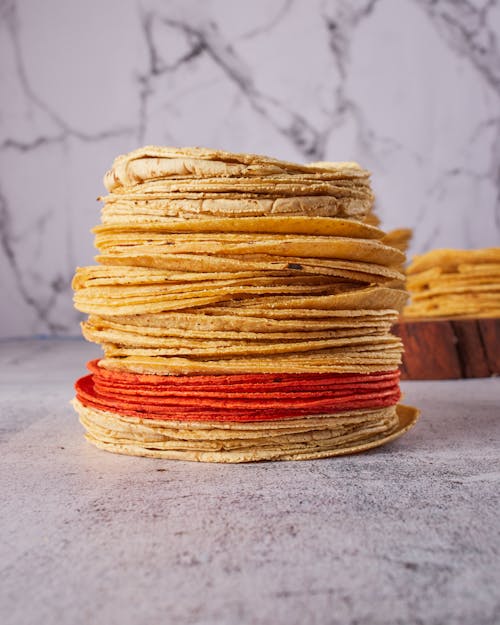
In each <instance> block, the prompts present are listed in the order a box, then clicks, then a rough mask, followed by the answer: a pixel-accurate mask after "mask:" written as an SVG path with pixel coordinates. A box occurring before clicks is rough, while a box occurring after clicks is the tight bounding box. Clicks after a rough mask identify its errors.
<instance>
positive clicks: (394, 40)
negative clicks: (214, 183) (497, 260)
mask: <svg viewBox="0 0 500 625" xmlns="http://www.w3.org/2000/svg"><path fill="white" fill-rule="evenodd" d="M145 143H158V144H175V145H205V146H210V147H221V148H226V149H229V150H237V151H249V152H263V153H268V154H271V155H275V156H278V157H283V158H288V159H296V160H302V161H307V160H318V159H327V160H357V161H359V162H360V163H361V164H362V165H363V166H364V167H366V168H368V169H370V170H371V171H372V172H373V185H374V188H375V191H376V193H377V198H378V199H377V206H378V212H379V214H380V216H381V217H382V220H383V224H384V226H385V227H387V228H392V227H396V226H403V225H404V226H410V227H412V228H414V231H415V236H414V240H413V244H412V250H411V251H412V252H414V253H417V252H421V251H424V250H427V249H429V248H431V247H440V246H455V247H476V246H486V245H498V244H499V238H500V237H499V233H500V1H497V0H481V1H479V0H350V1H349V0H346V1H342V0H252V2H243V1H242V0H233V1H231V0H212V1H208V0H182V1H174V0H163V1H156V2H155V1H154V0H140V1H136V0H104V1H98V0H92V1H89V0H87V1H86V2H81V1H80V0H43V2H41V1H40V0H19V1H17V2H16V1H15V0H0V285H1V291H0V336H27V335H31V334H62V335H74V334H78V332H79V330H78V325H77V322H78V315H77V313H75V312H74V311H73V310H72V305H71V289H70V280H71V277H72V273H73V270H74V267H75V266H76V265H78V264H80V265H81V264H89V263H91V262H92V256H93V249H92V237H91V235H90V234H89V232H88V230H89V228H90V227H91V226H92V225H93V224H95V223H96V222H97V221H98V219H99V205H98V204H97V203H96V202H95V198H96V196H97V195H98V194H100V193H101V192H102V190H103V187H102V175H103V173H104V172H105V170H106V169H107V168H108V167H109V165H110V164H111V162H112V159H113V158H114V156H115V155H117V154H119V153H122V152H125V151H128V150H130V149H133V148H135V147H137V146H139V145H141V144H145Z"/></svg>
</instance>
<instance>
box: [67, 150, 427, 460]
mask: <svg viewBox="0 0 500 625" xmlns="http://www.w3.org/2000/svg"><path fill="white" fill-rule="evenodd" d="M105 185H106V187H107V189H108V191H109V195H108V196H107V197H105V198H104V208H103V211H102V225H100V226H98V227H97V228H96V229H95V234H96V246H97V248H98V249H99V252H100V255H99V256H98V257H97V260H98V262H99V263H100V265H98V266H93V267H84V268H79V269H78V270H77V272H76V276H75V279H74V289H75V306H76V307H77V308H78V310H81V311H83V312H86V313H89V318H88V320H87V321H86V322H85V323H84V324H83V333H84V336H85V337H86V338H87V339H89V340H90V341H94V342H97V343H100V344H101V345H102V348H103V350H104V358H103V359H102V360H100V361H93V362H91V363H89V369H90V371H91V374H90V375H88V376H86V377H84V378H82V379H80V380H79V381H78V382H77V385H76V389H77V397H76V399H75V400H74V405H75V408H76V410H77V411H78V413H79V415H80V419H81V421H82V423H83V425H84V426H85V428H86V430H87V438H88V440H90V441H91V442H92V443H94V444H95V445H97V446H98V447H101V448H103V449H108V450H110V451H115V452H120V453H126V454H134V455H142V456H156V457H162V458H173V459H185V460H201V461H212V462H246V461H251V460H270V459H280V460H286V459H308V458H321V457H325V456H333V455H337V454H343V453H349V452H354V451H360V450H363V449H368V448H370V447H374V446H376V445H379V444H381V443H383V442H386V441H389V440H392V439H393V438H395V437H396V436H398V435H400V434H401V433H402V432H404V431H405V430H406V429H408V428H409V427H410V426H411V425H412V424H413V423H414V422H415V420H416V416H417V415H416V411H415V409H412V408H408V407H403V406H397V402H398V400H399V398H400V391H399V371H398V365H399V363H400V359H401V351H402V345H401V342H400V340H399V339H398V338H397V337H395V336H393V335H392V334H391V333H390V328H391V325H392V324H393V322H394V321H395V320H396V319H397V316H398V313H399V311H400V310H401V308H402V307H403V305H404V303H405V301H406V297H407V295H406V293H405V291H404V290H403V288H402V285H403V276H402V275H401V273H400V272H399V270H398V267H399V266H400V265H401V263H402V262H403V260H404V254H403V253H402V252H401V251H399V250H398V249H396V248H394V247H391V246H388V245H385V244H384V243H382V242H381V241H382V239H383V237H384V233H383V232H382V231H381V230H379V229H377V228H376V227H373V226H370V225H367V224H365V223H363V220H364V218H365V216H366V215H367V214H368V212H369V210H370V208H371V206H372V202H373V196H372V192H371V189H370V185H369V177H368V173H367V172H366V171H364V170H362V169H361V168H360V167H359V166H357V165H356V164H354V163H339V164H335V163H324V164H322V163H317V164H313V165H298V164H294V163H287V162H283V161H278V160H275V159H271V158H266V157H262V156H254V155H249V154H232V153H227V152H220V151H213V150H206V149H199V148H189V149H174V148H158V147H147V148H143V149H141V150H137V151H135V152H131V153H130V154H127V155H125V156H120V157H118V158H117V159H116V160H115V162H114V164H113V168H112V169H111V171H109V172H108V173H107V174H106V177H105ZM387 285H390V286H387Z"/></svg>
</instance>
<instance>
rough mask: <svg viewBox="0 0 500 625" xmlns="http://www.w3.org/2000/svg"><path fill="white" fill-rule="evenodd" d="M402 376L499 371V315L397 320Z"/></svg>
mask: <svg viewBox="0 0 500 625" xmlns="http://www.w3.org/2000/svg"><path fill="white" fill-rule="evenodd" d="M393 332H394V334H397V335H398V336H400V337H401V339H402V340H403V343H404V346H405V354H404V355H403V364H402V365H401V379H403V380H456V379H460V378H487V377H490V376H493V375H500V319H436V320H425V321H400V322H399V323H398V324H396V326H395V327H394V328H393Z"/></svg>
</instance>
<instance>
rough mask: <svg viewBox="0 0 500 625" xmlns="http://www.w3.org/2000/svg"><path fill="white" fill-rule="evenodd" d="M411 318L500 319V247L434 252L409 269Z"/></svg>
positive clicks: (408, 314) (408, 310) (418, 258)
mask: <svg viewBox="0 0 500 625" xmlns="http://www.w3.org/2000/svg"><path fill="white" fill-rule="evenodd" d="M407 273H408V280H407V286H408V290H409V291H410V293H411V303H410V304H409V305H408V306H406V308H405V309H404V316H405V317H407V318H422V319H425V318H428V317H473V318H481V317H491V318H494V317H499V316H500V248H498V247H496V248H487V249H478V250H453V249H440V250H432V251H431V252H428V253H426V254H422V255H421V256H416V257H415V258H414V259H413V262H412V263H411V264H410V266H409V267H408V269H407Z"/></svg>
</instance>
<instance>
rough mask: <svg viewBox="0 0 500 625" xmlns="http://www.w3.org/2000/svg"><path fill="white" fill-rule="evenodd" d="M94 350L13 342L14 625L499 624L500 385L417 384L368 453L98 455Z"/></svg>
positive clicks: (9, 540)
mask: <svg viewBox="0 0 500 625" xmlns="http://www.w3.org/2000/svg"><path fill="white" fill-rule="evenodd" d="M97 354H98V351H97V349H96V348H95V347H94V346H91V345H87V344H85V343H83V342H80V341H76V340H75V341H70V340H60V341H23V342H17V343H16V342H2V343H0V368H1V369H0V370H1V378H0V389H1V395H0V399H1V421H0V423H1V438H0V445H1V470H0V483H1V493H2V505H1V509H0V515H1V533H0V544H1V551H0V569H1V572H0V622H1V623H2V624H3V625H13V624H23V625H24V624H31V623H33V624H36V625H39V624H45V623H68V624H71V625H78V624H80V623H82V624H83V623H85V624H87V623H89V624H101V623H102V624H106V625H113V624H115V623H117V624H120V625H128V624H132V623H134V624H138V623H139V624H140V623H158V624H161V623H176V624H179V625H187V624H194V623H197V624H198V623H199V624H214V625H225V624H231V625H232V624H239V623H256V624H260V623H272V624H281V623H287V624H295V623H297V624H309V623H313V624H314V623H331V624H346V623H352V624H354V623H356V624H358V625H364V624H366V625H377V624H380V625H382V624H383V625H390V624H403V623H404V624H406V625H407V624H412V623H425V624H426V625H432V624H436V625H442V624H447V625H449V624H455V623H461V624H463V623H467V624H468V623H470V624H471V625H472V624H474V625H482V624H492V625H493V624H495V623H499V622H500V603H499V601H500V599H499V588H500V558H499V551H500V540H499V520H498V519H499V507H498V503H499V501H498V500H499V480H500V462H499V450H500V442H499V439H500V437H499V424H500V414H499V412H500V409H499V406H500V382H499V381H498V380H493V379H489V380H475V381H466V382H434V383H422V382H420V383H406V384H405V385H404V389H405V391H406V395H407V397H406V400H407V402H408V403H413V404H415V405H418V406H420V407H421V408H422V413H423V414H422V417H421V420H420V422H419V423H418V424H417V427H416V428H415V429H414V430H413V431H412V432H410V433H408V434H407V435H406V436H404V437H403V438H401V439H400V440H399V441H396V442H394V443H392V444H390V445H388V446H386V447H384V448H380V449H378V450H374V451H372V452H369V453H366V454H364V455H358V456H352V457H345V458H337V459H333V460H320V461H313V462H300V463H291V462H287V463H276V464H272V463H271V464H257V465H239V466H229V465H206V464H191V463H181V462H169V461H162V460H154V459H142V458H129V457H125V456H117V455H113V454H108V453H106V452H102V451H99V450H97V449H94V448H93V447H92V446H90V445H89V444H87V443H86V442H85V441H84V439H83V436H82V430H81V428H80V425H79V424H78V422H77V419H76V416H75V415H74V414H73V412H72V410H71V408H70V406H69V405H68V401H69V399H70V397H71V395H72V389H71V384H72V382H73V379H74V378H75V377H77V375H80V374H82V373H83V372H84V362H85V361H86V360H87V359H89V358H90V357H91V356H93V355H97Z"/></svg>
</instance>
